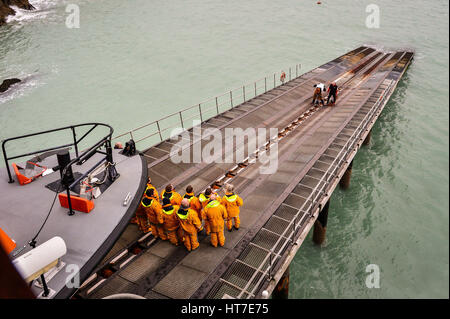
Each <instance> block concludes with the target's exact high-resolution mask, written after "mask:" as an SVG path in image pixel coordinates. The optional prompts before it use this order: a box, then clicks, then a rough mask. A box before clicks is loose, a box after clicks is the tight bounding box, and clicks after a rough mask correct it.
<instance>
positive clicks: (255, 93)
mask: <svg viewBox="0 0 450 319" xmlns="http://www.w3.org/2000/svg"><path fill="white" fill-rule="evenodd" d="M255 97H256V82H255Z"/></svg>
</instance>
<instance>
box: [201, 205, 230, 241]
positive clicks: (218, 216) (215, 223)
mask: <svg viewBox="0 0 450 319" xmlns="http://www.w3.org/2000/svg"><path fill="white" fill-rule="evenodd" d="M205 217H206V219H207V220H208V222H209V225H210V226H211V232H213V233H217V232H220V231H223V227H224V222H225V220H227V219H228V214H227V210H226V209H225V207H223V205H222V204H220V202H219V201H218V200H213V201H211V202H209V203H208V205H206V207H205Z"/></svg>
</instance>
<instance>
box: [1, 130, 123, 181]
mask: <svg viewBox="0 0 450 319" xmlns="http://www.w3.org/2000/svg"><path fill="white" fill-rule="evenodd" d="M86 126H88V130H87V131H86V132H84V134H83V135H82V136H81V137H80V138H78V139H77V128H80V127H86ZM89 126H91V127H89ZM99 126H101V127H106V128H107V129H109V132H108V134H107V135H106V136H104V137H103V138H101V139H100V140H99V141H98V142H96V143H95V144H94V145H92V146H91V147H88V148H87V149H86V150H84V151H83V152H82V154H79V145H80V142H81V141H83V140H84V139H85V138H86V137H87V136H88V135H89V134H90V133H92V131H93V130H94V129H95V128H97V127H99ZM66 130H67V131H70V132H71V134H72V138H73V142H72V143H68V144H64V145H58V146H53V147H49V148H45V149H38V150H34V151H31V152H27V153H23V154H19V155H14V156H8V155H7V152H6V144H7V143H11V142H12V141H18V140H23V139H26V138H29V137H32V136H39V135H46V134H50V133H54V132H59V131H66ZM113 132H114V129H113V128H112V127H111V126H109V125H108V124H103V123H83V124H77V125H70V126H65V127H60V128H56V129H52V130H46V131H41V132H37V133H31V134H26V135H21V136H16V137H11V138H7V139H4V140H2V151H3V158H4V161H5V163H6V170H7V172H8V178H9V181H8V182H9V183H13V182H14V179H13V178H12V175H11V170H10V167H9V161H10V160H13V159H17V158H22V157H25V156H31V155H36V154H42V153H44V152H50V151H55V150H58V149H63V148H67V147H72V146H73V147H74V149H75V158H74V159H73V160H72V161H71V162H70V163H69V164H68V165H67V166H66V167H65V168H66V169H67V168H68V167H69V166H72V165H73V164H74V163H79V164H83V163H84V162H85V161H87V160H88V159H89V158H90V157H91V156H93V155H94V154H95V153H101V154H103V155H105V158H106V157H111V156H112V154H108V151H106V152H103V151H101V150H99V148H100V147H102V146H105V147H108V146H109V147H110V146H111V138H112V134H113ZM110 160H111V161H112V157H111V158H110ZM97 166H98V165H96V166H95V167H97ZM60 169H61V171H63V169H64V168H63V167H61V168H60Z"/></svg>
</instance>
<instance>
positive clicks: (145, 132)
mask: <svg viewBox="0 0 450 319" xmlns="http://www.w3.org/2000/svg"><path fill="white" fill-rule="evenodd" d="M300 68H301V64H296V65H295V66H294V67H289V68H288V69H286V70H287V71H286V72H285V76H286V77H285V81H284V83H287V82H289V81H292V80H294V79H296V78H298V77H299V72H300ZM281 73H282V71H280V72H275V73H273V74H271V75H269V76H265V77H264V78H260V79H258V80H256V81H254V82H252V83H250V84H245V85H242V86H239V87H237V88H234V89H232V90H229V91H227V92H225V93H223V94H221V95H217V96H215V97H213V98H210V99H207V100H206V101H203V102H201V103H198V104H195V105H193V106H190V107H187V108H184V109H182V110H180V111H178V112H175V113H172V114H170V115H167V116H165V117H163V118H160V119H159V120H156V121H152V122H150V123H147V124H144V125H142V126H139V127H137V128H134V129H132V130H130V131H128V132H125V133H123V134H120V135H117V136H115V137H114V138H113V140H116V139H119V138H122V137H124V136H128V138H130V139H132V140H134V142H135V143H136V144H137V143H140V142H142V141H145V140H148V139H150V138H152V137H154V140H153V143H152V144H151V145H149V146H148V147H151V146H154V145H156V144H158V143H160V142H162V141H164V140H165V139H167V138H168V137H170V131H169V130H171V129H172V130H173V129H175V128H181V129H182V130H183V131H186V130H189V129H190V128H192V127H193V126H195V125H194V123H195V121H196V120H199V121H200V122H204V121H206V120H208V119H210V118H212V117H215V116H217V115H219V114H222V113H224V112H226V111H229V110H231V109H233V108H234V107H235V106H237V105H240V104H242V103H245V102H247V101H249V100H251V99H253V98H255V97H257V96H259V95H261V94H264V93H266V92H267V91H269V90H272V89H274V88H277V87H278V86H281V85H282V84H283V81H282V80H281ZM138 135H139V136H138Z"/></svg>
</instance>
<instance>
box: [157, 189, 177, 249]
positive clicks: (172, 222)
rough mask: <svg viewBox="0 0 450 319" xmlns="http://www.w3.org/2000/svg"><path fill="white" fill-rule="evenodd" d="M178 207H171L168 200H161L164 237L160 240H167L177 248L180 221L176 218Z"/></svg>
mask: <svg viewBox="0 0 450 319" xmlns="http://www.w3.org/2000/svg"><path fill="white" fill-rule="evenodd" d="M179 208H180V206H178V205H172V203H171V202H170V199H169V198H167V197H165V198H163V205H162V216H163V221H164V235H163V236H160V237H161V239H162V240H167V239H169V241H170V242H171V243H172V244H174V245H176V246H178V237H177V235H178V234H177V232H178V227H180V220H179V219H178V217H177V212H178V209H179Z"/></svg>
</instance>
